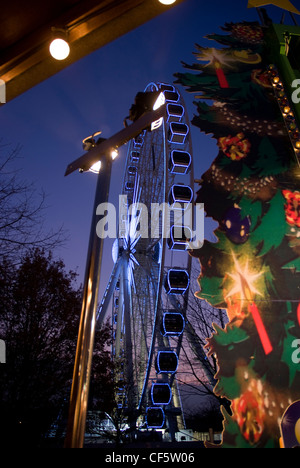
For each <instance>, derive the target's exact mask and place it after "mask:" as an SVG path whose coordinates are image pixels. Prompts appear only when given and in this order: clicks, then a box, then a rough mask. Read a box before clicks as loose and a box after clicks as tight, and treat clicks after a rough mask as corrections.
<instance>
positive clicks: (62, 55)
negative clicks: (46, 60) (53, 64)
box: [50, 39, 70, 60]
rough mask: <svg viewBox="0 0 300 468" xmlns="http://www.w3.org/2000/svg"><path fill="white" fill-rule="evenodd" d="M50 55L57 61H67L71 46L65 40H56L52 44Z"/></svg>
mask: <svg viewBox="0 0 300 468" xmlns="http://www.w3.org/2000/svg"><path fill="white" fill-rule="evenodd" d="M50 54H51V55H52V57H53V58H54V59H55V60H65V59H66V58H67V57H68V56H69V54H70V46H69V44H68V43H67V41H65V40H64V39H54V40H53V41H52V42H51V44H50Z"/></svg>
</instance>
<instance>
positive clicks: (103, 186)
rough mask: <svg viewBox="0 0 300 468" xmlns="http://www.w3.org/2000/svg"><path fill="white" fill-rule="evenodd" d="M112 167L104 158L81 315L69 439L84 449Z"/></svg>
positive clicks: (71, 444)
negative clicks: (100, 218)
mask: <svg viewBox="0 0 300 468" xmlns="http://www.w3.org/2000/svg"><path fill="white" fill-rule="evenodd" d="M111 167H112V160H111V157H110V156H108V155H107V156H105V157H103V159H102V166H101V171H100V172H99V175H98V180H97V187H96V194H95V201H94V209H93V215H92V224H91V232H90V240H89V248H88V254H87V263H86V272H85V281H84V290H83V300H82V309H81V318H80V325H79V332H78V341H77V350H76V357H75V364H74V372H73V382H72V390H71V396H70V409H69V420H68V427H67V435H66V441H65V447H66V448H83V444H84V434H85V425H86V414H87V408H88V397H89V387H90V376H91V366H92V356H93V350H94V338H95V328H96V316H97V303H98V292H99V280H100V272H101V261H102V252H103V239H102V238H100V237H99V236H98V235H97V233H96V224H97V222H96V209H97V207H98V205H99V204H101V203H105V202H107V201H108V195H109V186H110V177H111ZM102 237H104V236H102Z"/></svg>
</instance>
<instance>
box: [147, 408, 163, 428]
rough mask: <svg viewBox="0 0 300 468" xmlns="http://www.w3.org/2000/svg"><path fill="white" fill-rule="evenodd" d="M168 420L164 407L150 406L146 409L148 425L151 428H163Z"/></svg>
mask: <svg viewBox="0 0 300 468" xmlns="http://www.w3.org/2000/svg"><path fill="white" fill-rule="evenodd" d="M165 420H166V416H165V412H164V410H163V409H162V408H157V407H154V408H153V407H150V408H147V409H146V425H147V427H148V428H149V429H162V428H163V427H164V424H165Z"/></svg>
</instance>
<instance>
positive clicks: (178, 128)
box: [168, 122, 189, 144]
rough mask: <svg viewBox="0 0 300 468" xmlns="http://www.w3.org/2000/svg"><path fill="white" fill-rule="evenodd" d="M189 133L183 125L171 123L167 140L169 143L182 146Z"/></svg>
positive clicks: (187, 128)
mask: <svg viewBox="0 0 300 468" xmlns="http://www.w3.org/2000/svg"><path fill="white" fill-rule="evenodd" d="M188 133H189V127H188V126H187V125H186V124H184V123H179V122H171V123H170V129H169V135H168V140H169V142H170V143H179V144H183V143H184V142H185V139H186V137H187V135H188Z"/></svg>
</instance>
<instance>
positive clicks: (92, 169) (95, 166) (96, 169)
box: [89, 161, 101, 174]
mask: <svg viewBox="0 0 300 468" xmlns="http://www.w3.org/2000/svg"><path fill="white" fill-rule="evenodd" d="M100 169H101V161H98V162H96V163H95V164H93V165H92V167H90V169H89V171H90V172H93V173H94V174H99V172H100Z"/></svg>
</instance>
